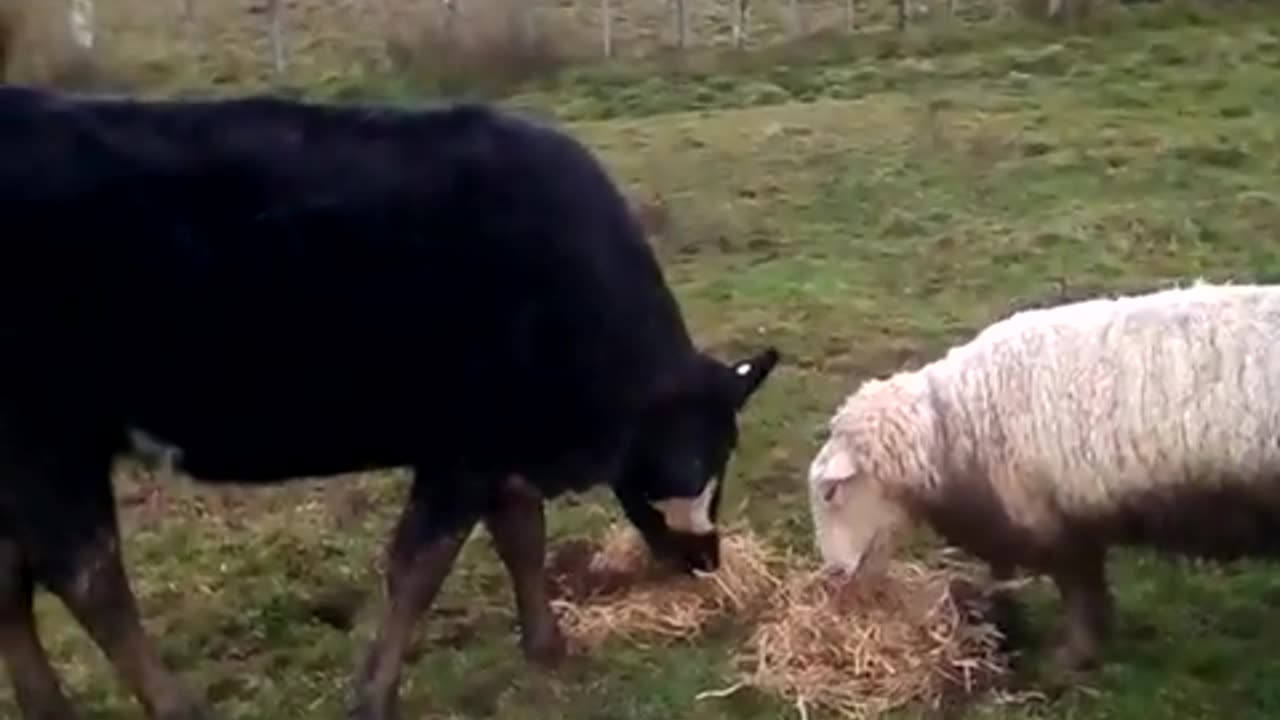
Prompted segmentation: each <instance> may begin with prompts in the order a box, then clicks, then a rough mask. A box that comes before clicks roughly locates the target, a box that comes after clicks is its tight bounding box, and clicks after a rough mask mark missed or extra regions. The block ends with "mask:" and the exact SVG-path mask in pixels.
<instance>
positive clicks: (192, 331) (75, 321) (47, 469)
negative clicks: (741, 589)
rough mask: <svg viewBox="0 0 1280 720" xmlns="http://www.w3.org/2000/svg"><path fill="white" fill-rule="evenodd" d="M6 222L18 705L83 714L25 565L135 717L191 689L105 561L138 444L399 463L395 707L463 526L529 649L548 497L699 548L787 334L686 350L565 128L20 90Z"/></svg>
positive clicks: (393, 593)
mask: <svg viewBox="0 0 1280 720" xmlns="http://www.w3.org/2000/svg"><path fill="white" fill-rule="evenodd" d="M0 228H3V230H0V653H2V654H3V657H4V660H5V663H6V665H7V667H8V670H9V673H10V677H11V679H12V683H13V686H14V688H15V692H16V696H17V698H18V701H19V704H20V705H21V707H22V710H23V712H24V714H25V716H26V717H28V718H42V719H44V720H49V719H54V718H56V719H59V720H63V719H66V718H72V717H76V714H75V712H74V710H73V709H72V705H71V703H70V702H69V701H68V700H67V698H66V696H65V693H64V691H63V690H62V689H61V687H60V683H59V680H58V679H57V677H56V675H55V673H54V671H53V670H52V669H51V667H50V665H49V662H48V660H47V658H46V656H45V653H44V651H43V649H42V647H41V644H40V641H39V639H38V636H37V632H36V628H35V623H34V620H33V617H32V605H31V603H32V593H33V591H34V589H35V588H36V587H37V586H44V587H46V588H48V589H49V590H50V591H52V592H53V593H55V594H56V595H57V596H58V597H59V598H61V600H62V601H63V602H64V603H65V604H66V605H67V607H68V608H69V609H70V610H71V612H72V613H73V614H74V615H75V617H76V618H77V619H78V620H79V622H80V623H82V624H83V625H84V627H85V628H86V629H87V630H88V632H89V633H90V634H91V635H92V636H93V638H94V639H95V641H96V642H97V643H98V645H99V646H100V647H101V648H102V650H103V651H104V652H105V653H106V655H107V656H108V657H109V658H110V660H111V662H112V664H113V665H114V667H115V668H116V670H117V671H118V672H119V673H120V677H121V678H122V679H123V680H124V682H125V683H126V684H127V685H128V686H129V687H130V688H131V690H132V691H133V692H134V694H135V695H136V697H137V698H138V700H139V702H140V703H141V704H142V705H143V707H144V708H145V711H146V713H147V715H148V716H149V717H151V718H163V719H164V720H189V719H190V718H196V717H203V716H204V712H205V711H204V710H202V708H203V707H204V704H203V703H202V702H200V701H198V700H196V699H195V698H193V697H192V694H191V693H189V692H188V691H187V690H184V689H183V685H182V683H181V682H180V681H179V680H178V679H177V678H176V677H175V676H174V675H173V674H172V672H171V671H170V670H168V669H166V668H165V666H164V664H163V662H162V661H161V659H160V658H159V655H158V654H157V652H156V650H155V648H154V646H153V643H152V641H151V640H150V639H149V638H148V637H147V636H146V634H145V632H144V630H143V628H142V625H141V622H140V620H139V617H138V611H137V608H136V605H135V601H134V597H133V595H132V593H131V591H130V588H129V583H128V580H127V577H126V573H125V570H124V568H123V566H122V563H121V559H120V552H119V536H118V529H117V520H116V516H115V506H114V502H113V496H112V491H111V486H110V475H109V473H110V468H111V464H112V462H113V460H114V458H115V457H117V456H118V455H120V454H122V453H126V452H129V451H130V448H131V445H130V441H129V438H130V437H138V436H141V435H145V436H149V437H151V438H155V439H156V440H157V441H158V442H161V443H164V444H166V445H169V446H171V447H173V448H176V449H177V450H178V451H179V452H180V456H179V457H180V463H181V467H182V469H183V470H184V471H185V472H187V473H188V474H190V475H191V476H193V477H194V478H196V479H198V480H202V481H206V482H242V483H260V484H261V483H275V482H281V481H285V480H287V479H290V478H296V477H302V476H312V477H314V476H325V475H334V474H339V473H346V472H352V471H358V470H367V469H372V468H382V467H394V466H408V467H411V468H413V470H414V481H413V486H412V491H411V499H410V501H409V502H408V504H407V505H406V507H405V509H404V511H403V514H402V517H401V519H400V521H399V524H398V526H397V528H396V530H395V533H394V536H393V537H392V538H391V541H390V543H389V547H388V553H389V557H388V561H389V562H388V568H389V569H388V571H387V589H388V592H389V598H390V604H389V609H388V611H387V614H386V616H385V617H383V618H382V620H381V624H380V627H379V629H378V631H377V635H376V637H375V638H374V639H373V641H372V644H371V646H370V647H369V650H368V654H367V658H366V660H365V661H364V662H363V664H362V665H361V666H360V667H359V668H357V670H356V679H355V698H354V701H353V704H352V707H351V712H352V715H353V716H354V717H357V718H360V719H361V720H385V719H387V718H392V717H395V716H396V706H397V700H396V691H397V687H398V684H399V676H400V670H401V666H402V663H403V658H404V654H405V650H406V644H407V642H408V638H409V636H410V631H411V629H412V628H413V626H414V624H415V622H416V620H417V619H418V618H419V616H420V615H421V614H422V613H423V612H424V611H425V610H426V609H427V608H428V606H429V605H430V604H431V602H432V600H433V598H434V596H435V595H436V592H437V590H438V589H439V588H440V586H441V583H442V582H443V580H444V578H445V576H446V575H447V574H448V571H449V568H450V567H451V565H452V564H453V562H454V559H455V557H456V554H457V552H458V550H459V548H460V547H461V545H462V544H463V541H464V539H465V538H466V537H467V536H468V534H469V533H470V532H471V531H472V529H473V527H474V526H475V525H477V524H480V523H484V524H485V525H486V526H487V527H488V529H489V531H490V532H491V534H492V536H493V538H494V540H495V545H496V547H497V549H498V552H499V554H500V555H501V558H502V560H503V562H504V563H505V565H506V567H507V570H508V572H509V574H510V577H511V581H512V583H513V586H514V591H515V598H516V604H517V606H518V609H519V616H520V621H521V627H522V645H523V648H524V651H525V652H526V654H527V655H528V656H530V657H531V658H534V659H539V660H548V661H551V660H554V659H555V658H556V657H558V656H559V654H560V653H561V651H562V643H563V641H562V639H561V636H560V633H559V630H558V628H557V625H556V620H555V618H554V616H553V615H552V614H551V611H550V607H549V604H548V597H547V595H546V589H545V586H544V582H543V554H544V528H543V515H542V512H543V500H544V499H548V498H554V497H555V496H557V495H560V494H561V493H564V492H569V491H581V490H584V489H586V488H588V487H590V486H592V485H594V484H597V483H608V484H609V485H610V486H611V487H612V488H613V491H614V492H615V494H616V496H617V498H618V500H619V502H620V503H621V506H622V508H623V510H624V511H625V514H626V516H627V517H628V518H629V519H630V521H631V522H632V523H634V524H635V526H636V527H637V528H639V530H640V531H641V532H642V534H643V535H644V537H645V539H646V540H647V542H648V544H649V546H650V548H651V549H652V551H653V552H654V553H655V555H657V556H660V557H662V558H667V559H669V560H671V561H673V562H674V563H676V564H678V565H679V566H681V567H683V568H685V569H688V570H694V569H706V570H711V569H714V568H716V567H717V564H718V551H717V548H718V540H717V535H716V529H715V521H716V516H717V509H718V505H719V500H720V494H721V488H722V484H721V482H722V478H723V476H724V472H725V468H726V464H727V462H728V459H729V456H730V455H731V453H732V451H733V448H734V446H735V444H736V442H737V419H736V418H737V414H738V412H739V411H740V410H741V409H742V407H743V406H744V403H746V401H747V400H748V398H749V397H750V396H751V395H752V393H753V392H755V391H756V390H757V388H758V387H759V386H760V384H761V383H762V382H763V381H764V380H765V378H766V377H767V376H768V375H769V374H770V372H771V371H772V370H773V368H774V367H775V365H776V363H777V361H778V354H777V353H776V351H774V350H773V349H772V348H766V349H764V350H762V351H760V352H759V353H758V354H756V355H754V356H752V357H748V358H746V359H743V360H740V361H738V362H735V363H732V364H725V363H722V362H720V361H718V360H715V359H713V358H711V357H709V356H708V355H707V354H705V353H703V352H700V351H699V350H697V349H696V348H695V346H694V344H693V343H692V342H691V339H690V336H689V333H688V331H687V329H686V326H685V324H684V322H683V320H682V318H681V313H680V310H679V307H678V305H677V302H676V301H675V299H674V298H673V296H672V294H671V292H670V291H669V289H668V287H667V285H666V283H665V281H664V279H663V275H662V273H661V271H660V267H659V265H658V263H657V261H656V259H655V257H654V256H653V254H652V252H651V251H650V249H649V247H648V246H647V244H646V242H645V240H644V238H643V237H642V234H641V232H640V230H639V229H638V227H637V225H636V223H635V221H634V219H633V218H632V216H631V214H630V212H629V210H628V206H627V204H626V203H625V201H624V199H623V198H622V197H621V195H620V193H619V192H618V191H617V189H616V188H615V186H614V184H613V183H612V182H611V181H610V179H609V178H608V176H607V174H606V173H605V171H604V170H603V169H602V167H601V166H600V165H599V164H598V163H597V161H596V160H595V159H594V158H593V157H592V156H591V154H590V153H589V152H588V151H587V150H586V149H585V148H583V147H582V146H581V145H580V144H579V143H577V142H576V141H574V140H573V139H571V138H569V137H568V136H566V135H565V134H563V133H561V132H559V131H557V130H555V129H553V128H551V127H549V126H544V125H541V124H538V123H536V122H533V121H531V120H527V119H523V118H520V117H518V116H515V115H512V114H507V113H504V112H500V111H498V110H496V109H493V108H490V107H486V106H480V105H469V104H460V105H456V106H448V107H437V108H426V109H392V108H385V107H381V108H375V107H364V106H361V107H351V106H337V105H325V104H318V103H304V102H299V101H286V100H278V99H270V98H265V97H250V98H240V99H225V100H203V101H184V102H178V101H168V102H166V101H157V100H140V99H130V98H111V99H109V98H84V97H79V98H77V97H70V96H64V95H58V94H52V93H47V92H44V91H38V90H34V89H28V88H18V87H7V88H3V89H0Z"/></svg>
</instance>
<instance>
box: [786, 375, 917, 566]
mask: <svg viewBox="0 0 1280 720" xmlns="http://www.w3.org/2000/svg"><path fill="white" fill-rule="evenodd" d="M927 403H928V398H927V397H926V395H925V394H924V393H921V392H919V391H918V385H917V384H916V383H902V382H896V379H895V380H890V381H879V380H873V381H870V382H868V383H867V384H865V385H864V386H863V387H862V389H860V390H859V391H858V392H857V393H855V394H854V395H853V396H852V397H850V399H849V400H848V401H847V402H846V403H845V405H844V407H842V408H841V409H840V412H839V413H837V414H836V416H835V418H833V419H832V421H831V432H830V436H829V437H828V439H827V441H826V443H825V444H824V445H823V446H822V448H821V449H820V450H819V451H818V453H817V455H816V456H814V459H813V462H812V463H810V465H809V478H808V488H809V504H810V509H811V511H812V514H813V523H814V539H815V541H816V544H817V547H818V551H819V553H820V554H821V556H822V561H823V564H824V565H826V566H827V567H828V568H829V569H832V570H837V571H841V572H844V573H849V574H856V573H869V574H873V573H878V572H880V571H882V570H883V569H884V566H885V561H886V560H887V559H888V558H889V557H890V556H891V555H892V553H893V551H894V550H895V549H896V546H897V543H898V541H899V539H900V538H901V535H902V531H903V530H905V529H906V527H907V525H908V523H909V515H908V512H907V510H906V508H905V507H904V505H903V504H902V502H900V500H899V499H900V498H902V497H904V496H905V495H907V494H910V493H912V492H913V491H920V492H923V491H925V490H926V489H927V486H928V485H929V484H930V479H931V478H932V476H933V472H932V469H931V464H930V462H929V458H930V456H931V455H932V453H931V448H932V442H933V438H934V437H935V434H934V427H933V414H932V412H931V409H930V407H929V406H928V404H927Z"/></svg>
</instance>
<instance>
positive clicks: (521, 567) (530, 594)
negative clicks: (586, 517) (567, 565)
mask: <svg viewBox="0 0 1280 720" xmlns="http://www.w3.org/2000/svg"><path fill="white" fill-rule="evenodd" d="M485 525H486V526H487V527H488V529H489V533H490V534H491V535H492V536H493V542H494V546H495V547H496V549H497V551H498V556H499V557H500V558H502V563H503V565H505V566H506V568H507V574H508V575H510V577H511V584H512V587H513V588H514V591H515V600H516V608H517V610H518V612H519V616H520V631H521V637H520V646H521V648H522V649H523V651H524V655H525V657H526V658H528V659H529V660H530V661H532V662H534V663H536V664H538V665H542V666H544V667H553V666H555V665H557V664H558V663H559V662H560V661H561V660H562V659H563V658H564V655H565V649H566V648H565V640H564V635H563V634H562V633H561V632H560V626H559V623H558V622H557V621H556V616H555V614H554V613H552V612H551V601H550V597H549V595H548V593H547V583H546V574H545V571H544V569H543V568H544V558H545V555H546V541H547V540H546V537H547V534H546V522H545V518H544V516H543V508H542V496H541V494H540V493H538V491H537V490H535V489H534V488H532V487H531V486H529V485H528V484H527V483H526V482H524V480H522V479H521V478H519V477H517V476H511V477H509V478H507V481H506V484H505V485H504V487H503V489H502V492H501V493H500V496H499V498H498V502H497V506H496V507H495V509H494V510H492V511H491V512H490V513H489V514H488V515H487V516H486V517H485Z"/></svg>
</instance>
